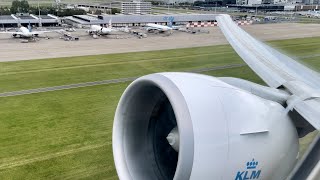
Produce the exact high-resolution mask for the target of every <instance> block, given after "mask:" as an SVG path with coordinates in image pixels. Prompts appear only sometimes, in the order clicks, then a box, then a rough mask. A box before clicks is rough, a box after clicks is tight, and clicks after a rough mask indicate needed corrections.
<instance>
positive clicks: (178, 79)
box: [112, 73, 299, 180]
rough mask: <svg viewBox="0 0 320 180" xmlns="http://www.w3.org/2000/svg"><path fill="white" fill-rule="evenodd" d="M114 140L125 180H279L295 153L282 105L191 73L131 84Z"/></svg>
mask: <svg viewBox="0 0 320 180" xmlns="http://www.w3.org/2000/svg"><path fill="white" fill-rule="evenodd" d="M112 140H113V153H114V161H115V166H116V169H117V173H118V176H119V178H120V179H123V180H127V179H133V180H156V179H159V180H167V179H176V180H186V179H193V180H200V179H214V180H218V179H225V180H230V179H235V180H244V179H246V180H247V179H265V180H270V179H277V180H279V179H285V178H286V177H287V175H288V174H289V173H290V171H291V170H292V168H293V166H294V165H295V163H296V161H297V158H298V147H299V144H298V135H297V131H296V129H295V126H294V124H293V122H292V121H291V119H290V117H289V116H288V114H287V113H286V112H285V109H284V107H283V106H282V105H280V104H279V103H277V102H274V101H270V100H266V99H264V98H261V97H258V96H256V95H253V94H251V93H250V92H248V91H245V90H243V89H240V88H237V87H235V86H232V85H230V84H227V83H225V82H223V81H222V80H220V79H217V78H214V77H211V76H205V75H199V74H192V73H158V74H151V75H147V76H143V77H141V78H138V79H137V80H135V81H134V82H132V83H131V84H130V85H129V87H128V88H127V89H126V90H125V92H124V93H123V95H122V97H121V99H120V102H119V104H118V107H117V110H116V114H115V119H114V126H113V137H112Z"/></svg>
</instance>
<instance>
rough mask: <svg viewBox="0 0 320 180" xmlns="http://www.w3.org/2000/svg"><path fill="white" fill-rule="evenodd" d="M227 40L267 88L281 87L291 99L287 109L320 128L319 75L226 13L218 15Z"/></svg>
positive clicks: (288, 101)
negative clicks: (260, 38)
mask: <svg viewBox="0 0 320 180" xmlns="http://www.w3.org/2000/svg"><path fill="white" fill-rule="evenodd" d="M217 21H218V24H219V27H220V29H221V31H222V32H223V34H224V35H225V37H226V39H227V40H228V42H229V43H230V45H231V46H232V47H233V49H234V50H235V51H236V52H237V53H238V55H239V56H240V57H241V58H242V59H243V60H244V61H245V62H246V63H247V64H248V65H249V67H250V68H251V69H252V70H253V71H254V72H255V73H256V74H257V75H258V76H260V77H261V78H262V79H263V80H264V81H265V82H266V83H267V84H268V85H269V86H271V87H274V88H279V87H281V88H284V89H285V90H286V91H288V92H289V93H290V94H291V96H290V97H289V98H288V100H287V107H286V108H287V110H288V111H289V110H293V109H295V110H296V111H297V112H298V113H299V114H300V115H301V116H302V117H303V118H304V119H305V120H306V121H308V122H309V123H310V124H311V125H312V126H313V127H314V128H316V129H318V130H319V129H320V120H319V117H320V108H319V107H320V83H319V82H320V75H319V73H317V72H315V71H312V70H311V69H309V68H307V67H305V66H304V65H302V64H300V63H298V62H297V61H295V60H294V59H292V58H290V57H288V56H286V55H284V54H282V53H280V52H279V51H277V50H275V49H273V48H272V47H270V46H268V45H266V44H264V43H262V42H260V41H258V40H256V39H255V38H253V37H252V36H250V35H249V34H248V33H246V32H245V31H244V30H242V29H241V28H240V27H238V25H236V24H235V23H234V22H233V21H232V19H231V17H230V16H229V15H226V14H222V15H219V16H217Z"/></svg>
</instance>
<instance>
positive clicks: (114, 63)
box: [0, 51, 234, 76]
mask: <svg viewBox="0 0 320 180" xmlns="http://www.w3.org/2000/svg"><path fill="white" fill-rule="evenodd" d="M230 53H234V52H233V51H229V52H228V51H226V52H218V53H207V54H195V55H188V56H172V57H164V58H155V59H142V60H134V61H121V62H109V63H97V64H86V65H75V66H69V67H57V68H44V69H37V70H29V71H19V72H7V73H0V76H3V75H13V74H24V73H33V72H44V71H56V70H66V69H77V68H84V67H96V66H108V65H118V64H128V63H140V62H152V61H161V60H166V59H172V58H175V59H182V58H188V57H200V56H208V55H216V54H230Z"/></svg>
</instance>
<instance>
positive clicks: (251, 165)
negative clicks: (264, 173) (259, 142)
mask: <svg viewBox="0 0 320 180" xmlns="http://www.w3.org/2000/svg"><path fill="white" fill-rule="evenodd" d="M257 166H258V162H255V161H254V159H252V161H251V162H247V169H255V168H256V167H257Z"/></svg>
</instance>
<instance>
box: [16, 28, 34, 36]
mask: <svg viewBox="0 0 320 180" xmlns="http://www.w3.org/2000/svg"><path fill="white" fill-rule="evenodd" d="M19 30H20V32H21V33H22V34H20V33H19V35H20V37H32V36H33V35H34V34H33V33H31V32H30V31H29V29H27V28H26V27H23V26H22V27H20V28H19ZM16 35H18V34H13V36H16Z"/></svg>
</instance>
